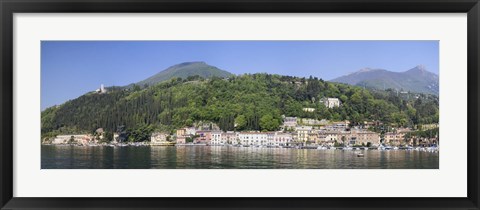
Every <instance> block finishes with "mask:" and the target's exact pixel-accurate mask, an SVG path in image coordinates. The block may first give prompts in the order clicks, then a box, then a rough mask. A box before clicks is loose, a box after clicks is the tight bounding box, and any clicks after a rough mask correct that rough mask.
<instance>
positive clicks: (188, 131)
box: [185, 127, 197, 136]
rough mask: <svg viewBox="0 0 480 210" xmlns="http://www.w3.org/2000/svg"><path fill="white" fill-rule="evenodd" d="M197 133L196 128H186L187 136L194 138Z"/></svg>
mask: <svg viewBox="0 0 480 210" xmlns="http://www.w3.org/2000/svg"><path fill="white" fill-rule="evenodd" d="M196 132H197V129H195V127H188V128H185V135H190V136H194V135H195V133H196Z"/></svg>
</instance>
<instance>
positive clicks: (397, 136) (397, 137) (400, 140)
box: [383, 129, 410, 146]
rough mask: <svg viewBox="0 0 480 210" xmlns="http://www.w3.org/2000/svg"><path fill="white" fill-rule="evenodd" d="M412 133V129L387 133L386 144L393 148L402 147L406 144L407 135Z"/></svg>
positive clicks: (385, 136)
mask: <svg viewBox="0 0 480 210" xmlns="http://www.w3.org/2000/svg"><path fill="white" fill-rule="evenodd" d="M408 132H410V129H397V130H395V131H393V132H387V133H385V134H384V137H383V138H384V142H383V143H385V144H388V145H393V146H400V145H403V144H405V143H407V142H406V141H405V134H407V133H408Z"/></svg>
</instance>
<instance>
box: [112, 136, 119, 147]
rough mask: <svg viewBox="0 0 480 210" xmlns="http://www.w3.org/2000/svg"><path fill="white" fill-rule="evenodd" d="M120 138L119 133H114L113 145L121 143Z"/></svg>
mask: <svg viewBox="0 0 480 210" xmlns="http://www.w3.org/2000/svg"><path fill="white" fill-rule="evenodd" d="M119 137H120V135H118V133H113V139H112V143H114V144H116V143H118V142H119Z"/></svg>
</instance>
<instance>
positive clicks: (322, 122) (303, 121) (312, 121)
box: [299, 118, 328, 126]
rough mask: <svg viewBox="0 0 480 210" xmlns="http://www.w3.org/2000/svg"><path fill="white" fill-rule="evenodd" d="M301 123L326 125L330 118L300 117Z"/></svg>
mask: <svg viewBox="0 0 480 210" xmlns="http://www.w3.org/2000/svg"><path fill="white" fill-rule="evenodd" d="M299 121H300V124H301V125H317V126H318V125H326V124H328V120H325V119H322V120H316V119H310V118H300V120H299Z"/></svg>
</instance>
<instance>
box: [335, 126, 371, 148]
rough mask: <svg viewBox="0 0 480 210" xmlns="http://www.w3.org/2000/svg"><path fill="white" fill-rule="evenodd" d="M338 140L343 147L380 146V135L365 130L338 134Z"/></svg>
mask: <svg viewBox="0 0 480 210" xmlns="http://www.w3.org/2000/svg"><path fill="white" fill-rule="evenodd" d="M340 136H341V137H340V140H341V141H342V143H345V145H350V146H366V145H368V144H369V143H370V145H379V144H380V135H379V134H378V133H375V132H371V131H366V130H352V131H349V132H342V133H340Z"/></svg>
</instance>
